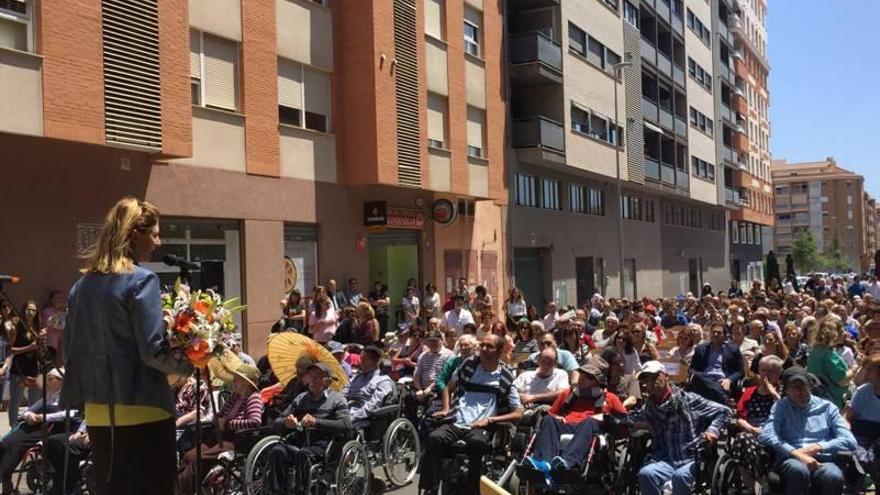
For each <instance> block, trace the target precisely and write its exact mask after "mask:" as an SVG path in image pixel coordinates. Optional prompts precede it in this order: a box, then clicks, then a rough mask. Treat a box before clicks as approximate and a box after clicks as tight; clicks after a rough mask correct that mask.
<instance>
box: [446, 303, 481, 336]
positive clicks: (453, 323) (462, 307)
mask: <svg viewBox="0 0 880 495" xmlns="http://www.w3.org/2000/svg"><path fill="white" fill-rule="evenodd" d="M454 301H455V302H454V304H455V306H453V308H452V309H450V310H449V311H447V312H446V314H444V315H443V326H445V327H446V328H454V329H455V333H457V334H458V335H461V334H462V333H463V332H462V328H463V327H464V326H465V325H466V324H468V323H474V316H473V315H472V314H471V312H470V311H469V310H468V309H467V308H466V304H467V299H465V297H464V296H462V295H457V296H455V300H454Z"/></svg>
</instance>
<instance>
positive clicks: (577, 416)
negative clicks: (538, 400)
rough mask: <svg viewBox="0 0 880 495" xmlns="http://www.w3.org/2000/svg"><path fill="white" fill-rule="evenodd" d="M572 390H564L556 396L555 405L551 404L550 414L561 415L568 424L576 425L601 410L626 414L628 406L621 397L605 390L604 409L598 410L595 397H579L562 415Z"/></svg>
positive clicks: (604, 412) (606, 412) (607, 412)
mask: <svg viewBox="0 0 880 495" xmlns="http://www.w3.org/2000/svg"><path fill="white" fill-rule="evenodd" d="M571 391H572V389H571V388H569V389H567V390H565V391H564V392H562V394H561V395H560V396H559V397H557V398H556V401H555V402H553V405H552V406H550V414H552V415H554V416H557V417H561V418H562V420H563V421H564V422H565V423H566V424H570V425H576V424H578V423H580V422H582V421H585V420H587V419H589V418H591V417H593V416H595V415H596V414H599V412H601V413H603V414H626V408H624V407H623V403H622V402H620V398H618V397H617V396H616V395H614V394H613V393H611V392H605V404H604V405H603V406H602V411H599V412H597V411H596V409H595V408H594V407H593V404H594V403H595V402H596V401H595V399H588V398H586V397H577V398H575V399H574V400H572V402H571V403H570V404H569V405H568V407H567V408H566V411H565V414H564V415H561V414H560V413H561V412H563V411H562V408H563V405H564V404H565V402H566V401H567V400H568V397H569V396H570V395H571Z"/></svg>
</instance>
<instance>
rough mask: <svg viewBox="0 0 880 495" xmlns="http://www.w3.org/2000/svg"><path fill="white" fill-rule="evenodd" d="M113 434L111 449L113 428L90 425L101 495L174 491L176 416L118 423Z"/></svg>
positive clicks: (157, 494) (167, 494)
mask: <svg viewBox="0 0 880 495" xmlns="http://www.w3.org/2000/svg"><path fill="white" fill-rule="evenodd" d="M114 434H115V437H116V438H115V445H114V446H113V448H112V449H111V445H110V427H109V426H92V425H89V438H90V439H91V441H92V462H93V463H94V466H95V485H96V487H97V492H98V495H119V494H122V493H124V494H126V495H170V494H172V493H174V483H175V481H176V480H177V466H176V462H177V461H176V457H177V455H176V453H175V450H174V445H175V433H174V418H168V419H163V420H162V421H155V422H153V423H145V424H142V425H134V426H116V428H115V431H114ZM111 469H112V471H111ZM108 478H109V479H108Z"/></svg>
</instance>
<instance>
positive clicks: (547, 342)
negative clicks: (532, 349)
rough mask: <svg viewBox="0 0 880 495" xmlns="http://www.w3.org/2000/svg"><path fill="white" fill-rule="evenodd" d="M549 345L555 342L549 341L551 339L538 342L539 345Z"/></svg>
mask: <svg viewBox="0 0 880 495" xmlns="http://www.w3.org/2000/svg"><path fill="white" fill-rule="evenodd" d="M548 345H553V342H549V341H546V342H538V347H544V346H548Z"/></svg>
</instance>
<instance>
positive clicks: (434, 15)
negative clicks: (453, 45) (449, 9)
mask: <svg viewBox="0 0 880 495" xmlns="http://www.w3.org/2000/svg"><path fill="white" fill-rule="evenodd" d="M442 2H443V0H425V33H427V34H430V35H431V36H433V37H435V38H437V39H443V3H442Z"/></svg>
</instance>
